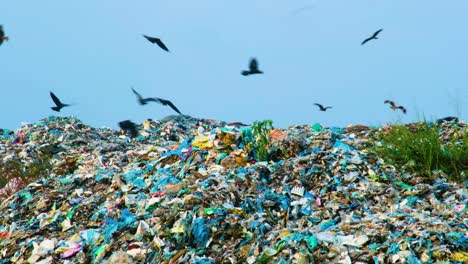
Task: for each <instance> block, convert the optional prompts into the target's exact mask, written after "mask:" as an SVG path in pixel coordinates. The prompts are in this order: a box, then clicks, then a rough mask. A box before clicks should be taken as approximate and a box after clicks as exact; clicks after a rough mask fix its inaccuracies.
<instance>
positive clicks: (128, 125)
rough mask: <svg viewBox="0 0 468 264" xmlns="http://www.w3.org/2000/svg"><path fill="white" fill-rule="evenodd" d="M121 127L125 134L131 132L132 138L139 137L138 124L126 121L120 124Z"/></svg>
mask: <svg viewBox="0 0 468 264" xmlns="http://www.w3.org/2000/svg"><path fill="white" fill-rule="evenodd" d="M119 127H120V129H122V130H123V131H125V132H129V133H130V135H131V137H137V136H138V130H137V128H136V124H135V123H133V122H132V121H130V120H124V121H121V122H119Z"/></svg>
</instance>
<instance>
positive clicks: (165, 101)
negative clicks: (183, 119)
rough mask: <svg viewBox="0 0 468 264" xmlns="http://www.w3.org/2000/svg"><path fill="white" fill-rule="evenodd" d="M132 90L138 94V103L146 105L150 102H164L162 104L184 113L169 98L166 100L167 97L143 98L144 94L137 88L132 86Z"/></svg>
mask: <svg viewBox="0 0 468 264" xmlns="http://www.w3.org/2000/svg"><path fill="white" fill-rule="evenodd" d="M132 91H133V93H134V94H135V95H136V96H137V99H138V103H140V104H141V105H145V104H147V103H148V102H155V103H159V104H162V105H166V106H169V107H170V108H172V109H173V110H174V111H176V112H177V113H178V114H180V115H181V114H182V113H181V112H180V111H179V109H177V107H176V106H175V105H174V104H173V103H172V102H171V101H169V100H166V99H162V98H158V97H148V98H143V96H141V95H140V94H139V93H138V92H137V91H135V89H133V88H132Z"/></svg>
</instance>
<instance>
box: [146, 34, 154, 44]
mask: <svg viewBox="0 0 468 264" xmlns="http://www.w3.org/2000/svg"><path fill="white" fill-rule="evenodd" d="M143 37H145V39H147V40H148V41H149V42H151V43H156V39H157V38H153V37H150V36H146V35H143Z"/></svg>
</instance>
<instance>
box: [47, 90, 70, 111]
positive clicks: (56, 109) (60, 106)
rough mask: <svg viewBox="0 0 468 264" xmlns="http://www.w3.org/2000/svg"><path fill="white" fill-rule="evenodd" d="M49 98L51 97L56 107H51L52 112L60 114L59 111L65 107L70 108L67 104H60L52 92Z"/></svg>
mask: <svg viewBox="0 0 468 264" xmlns="http://www.w3.org/2000/svg"><path fill="white" fill-rule="evenodd" d="M50 97H52V100H53V101H54V103H55V105H56V106H53V107H51V108H52V110H54V111H56V112H60V109H62V108H64V107H66V106H70V105H69V104H64V103H62V102H60V100H59V99H58V97H57V96H55V94H54V93H53V92H50Z"/></svg>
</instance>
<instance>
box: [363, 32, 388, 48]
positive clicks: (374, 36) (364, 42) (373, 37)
mask: <svg viewBox="0 0 468 264" xmlns="http://www.w3.org/2000/svg"><path fill="white" fill-rule="evenodd" d="M382 30H383V28H381V29H379V30H377V31H376V32H375V33H374V35H372V36H371V37H369V38H366V39H365V40H364V41H363V42H362V43H361V45H364V44H366V43H367V42H369V41H371V40H373V39H379V38H378V37H377V35H379V34H380V32H382Z"/></svg>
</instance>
